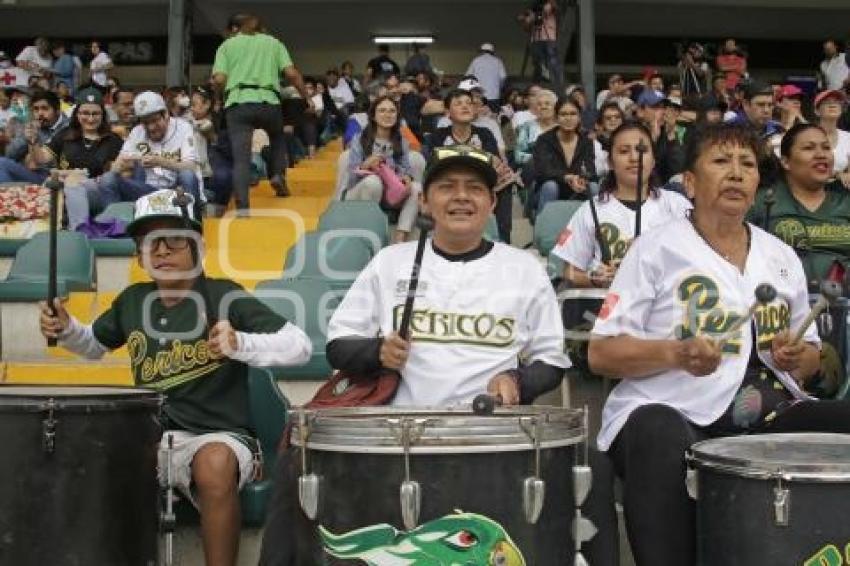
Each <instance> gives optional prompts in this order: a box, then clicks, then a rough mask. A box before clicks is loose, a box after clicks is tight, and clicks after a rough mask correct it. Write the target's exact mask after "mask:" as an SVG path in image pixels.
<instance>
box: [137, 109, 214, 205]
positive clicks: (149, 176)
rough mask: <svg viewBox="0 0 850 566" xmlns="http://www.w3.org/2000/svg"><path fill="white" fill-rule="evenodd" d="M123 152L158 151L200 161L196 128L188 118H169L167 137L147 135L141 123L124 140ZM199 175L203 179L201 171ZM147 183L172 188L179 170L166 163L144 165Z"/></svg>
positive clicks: (182, 159) (165, 155) (163, 154)
mask: <svg viewBox="0 0 850 566" xmlns="http://www.w3.org/2000/svg"><path fill="white" fill-rule="evenodd" d="M121 155H158V156H161V157H166V158H168V159H175V160H177V161H187V162H192V163H195V164H197V163H198V151H197V148H196V147H195V131H194V128H192V124H190V123H189V122H187V121H186V120H183V119H181V118H169V119H168V128H167V129H166V131H165V137H163V138H162V140H161V141H158V142H155V141H151V140H150V139H149V138H148V136H147V134H146V133H145V128H144V126H142V125H141V124H139V125H138V126H136V127H134V128H133V129H132V130H131V131H130V135H128V136H127V139H126V140H125V141H124V145H123V146H122V147H121ZM196 172H197V171H196ZM198 179H199V180H200V175H199V176H198ZM145 183H146V184H148V185H150V186H152V187H156V188H157V189H170V188H173V187H174V185H175V184H176V183H177V172H176V171H172V170H171V169H166V168H164V167H148V168H146V169H145ZM201 194H203V192H202V193H201Z"/></svg>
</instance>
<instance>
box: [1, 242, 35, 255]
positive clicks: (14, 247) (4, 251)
mask: <svg viewBox="0 0 850 566" xmlns="http://www.w3.org/2000/svg"><path fill="white" fill-rule="evenodd" d="M27 242H29V238H0V257H15V254H16V253H18V250H19V249H21V247H22V246H23V245H24V244H26V243H27Z"/></svg>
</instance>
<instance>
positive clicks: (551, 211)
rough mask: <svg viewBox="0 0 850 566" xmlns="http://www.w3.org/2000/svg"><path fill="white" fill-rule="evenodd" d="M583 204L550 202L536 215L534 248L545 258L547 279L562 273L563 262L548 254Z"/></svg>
mask: <svg viewBox="0 0 850 566" xmlns="http://www.w3.org/2000/svg"><path fill="white" fill-rule="evenodd" d="M583 202H584V201H579V200H556V201H552V202H550V203H548V204H547V205H546V206H545V207H544V208H543V210H542V211H541V212H540V214H538V215H537V221H536V222H535V224H534V247H535V248H537V251H539V252H540V255H542V256H543V257H545V258H546V272H547V273H548V274H549V279H552V280H555V279H559V278H560V277H561V276H562V274H563V273H564V261H563V260H562V259H561V258H559V257H557V256H555V255H552V254H551V253H550V252H551V251H552V248H553V247H555V242H557V241H558V236H559V235H560V233H561V231H562V230H563V229H564V228H565V227H566V226H567V224H568V223H569V222H570V218H572V217H573V214H575V212H576V210H578V208H579V207H580V206H581V205H582V203H583Z"/></svg>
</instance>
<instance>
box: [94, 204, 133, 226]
mask: <svg viewBox="0 0 850 566" xmlns="http://www.w3.org/2000/svg"><path fill="white" fill-rule="evenodd" d="M135 206H136V203H133V202H113V203H112V204H110V205H109V206H107V207H106V210H104V211H103V212H101V213H100V214H98V215H97V218H95V220H97V221H99V222H103V221H104V220H106V219H108V218H116V219H118V220H121V221H123V222H126V223H128V224H129V223H130V222H132V221H133V216H134V215H135Z"/></svg>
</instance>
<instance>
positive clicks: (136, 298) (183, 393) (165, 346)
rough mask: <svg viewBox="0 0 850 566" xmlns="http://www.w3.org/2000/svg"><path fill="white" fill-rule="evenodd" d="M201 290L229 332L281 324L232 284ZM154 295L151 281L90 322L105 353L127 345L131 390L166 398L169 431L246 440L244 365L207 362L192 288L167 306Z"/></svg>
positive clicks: (215, 283) (214, 283)
mask: <svg viewBox="0 0 850 566" xmlns="http://www.w3.org/2000/svg"><path fill="white" fill-rule="evenodd" d="M207 292H208V294H209V298H210V300H211V301H212V303H213V304H214V305H223V307H222V308H226V309H227V311H226V315H227V320H229V321H230V324H231V325H232V326H233V328H234V329H235V330H236V331H242V332H254V333H273V332H277V331H278V330H280V329H281V328H283V326H284V325H285V324H286V320H285V319H284V318H283V317H281V316H279V315H277V314H275V313H274V312H272V311H271V310H270V309H269V308H268V307H267V306H265V305H264V304H263V303H261V302H260V301H259V300H257V299H256V298H255V297H253V296H252V295H251V294H249V293H248V292H246V291H245V290H244V289H243V288H242V287H241V286H239V285H238V284H237V283H234V282H233V281H230V280H227V279H207ZM159 293H160V292H159V291H158V289H157V287H156V284H155V283H137V284H135V285H131V286H130V287H128V288H127V289H125V290H124V291H122V292H121V294H119V295H118V297H116V299H115V301H114V302H113V303H112V307H111V308H110V309H109V310H108V311H106V312H105V313H103V314H102V315H101V316H100V317H99V318H98V319H97V320H96V321H95V322H94V324H93V326H92V330H93V332H94V336H95V338H96V339H97V340H98V342H100V343H101V344H103V345H104V346H106V347H107V348H112V349H115V348H119V347H121V346H123V345H124V344H127V349H128V351H129V355H130V364H131V369H132V372H133V378H134V381H135V384H136V385H137V386H139V387H148V388H151V389H156V390H158V391H162V392H163V393H165V395H166V403H165V414H166V416H167V417H168V419H169V421H170V422H169V423H168V424H169V427H170V428H173V429H185V430H188V431H191V432H197V433H202V432H212V431H229V432H234V433H238V434H250V433H251V429H252V428H253V427H252V426H251V424H250V418H249V412H248V366H247V365H245V364H244V363H242V362H239V361H236V360H233V359H230V358H226V357H225V358H221V359H213V358H212V357H211V356H210V351H209V349H208V347H207V335H208V333H207V329H206V325H205V321H204V318H205V317H204V315H203V313H205V312H206V311H205V308H204V306H203V301H202V300H201V295H200V294H199V292H198V286H197V284H196V286H195V288H194V289H193V292H192V293H190V294H189V295H188V296H187V297H186V298H185V299H183V300H182V301H180V302H179V303H177V304H175V305H172V306H170V307H169V306H165V305H164V304H163V303H162V301H161V299H160V295H159ZM219 316H222V315H219Z"/></svg>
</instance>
